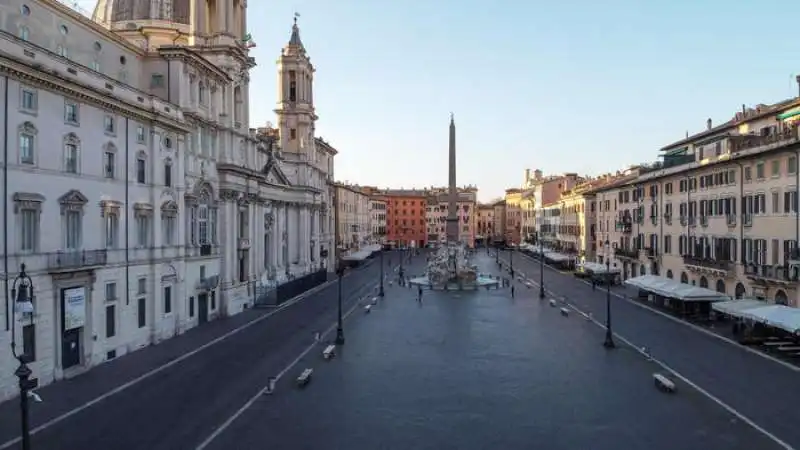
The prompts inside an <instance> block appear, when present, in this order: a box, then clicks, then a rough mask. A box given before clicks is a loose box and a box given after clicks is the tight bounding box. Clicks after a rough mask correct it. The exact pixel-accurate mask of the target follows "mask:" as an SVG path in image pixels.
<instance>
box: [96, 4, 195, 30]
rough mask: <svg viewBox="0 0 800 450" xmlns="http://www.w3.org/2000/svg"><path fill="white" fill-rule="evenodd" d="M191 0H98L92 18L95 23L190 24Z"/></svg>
mask: <svg viewBox="0 0 800 450" xmlns="http://www.w3.org/2000/svg"><path fill="white" fill-rule="evenodd" d="M190 2H191V0H99V1H98V2H97V6H95V8H94V14H92V18H93V19H94V20H95V21H97V22H102V23H107V24H110V23H114V22H131V21H138V20H163V21H166V22H174V23H179V24H184V25H189V24H190V14H189V10H190V6H189V3H190Z"/></svg>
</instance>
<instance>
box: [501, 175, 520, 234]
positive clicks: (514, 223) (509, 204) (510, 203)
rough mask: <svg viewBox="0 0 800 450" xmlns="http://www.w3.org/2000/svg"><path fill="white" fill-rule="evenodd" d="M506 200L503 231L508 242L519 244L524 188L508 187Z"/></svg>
mask: <svg viewBox="0 0 800 450" xmlns="http://www.w3.org/2000/svg"><path fill="white" fill-rule="evenodd" d="M504 200H505V216H506V218H505V228H504V229H503V233H504V238H505V240H506V244H519V243H520V233H521V231H522V209H521V205H522V190H521V189H517V188H512V189H506V192H505V197H504Z"/></svg>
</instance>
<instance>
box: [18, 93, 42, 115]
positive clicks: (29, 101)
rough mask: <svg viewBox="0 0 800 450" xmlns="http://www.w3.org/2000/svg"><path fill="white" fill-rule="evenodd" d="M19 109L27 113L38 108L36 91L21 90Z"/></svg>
mask: <svg viewBox="0 0 800 450" xmlns="http://www.w3.org/2000/svg"><path fill="white" fill-rule="evenodd" d="M19 107H20V108H21V109H22V110H23V111H26V112H34V111H36V109H37V107H38V98H37V95H36V91H35V90H33V89H29V88H22V89H20V95H19Z"/></svg>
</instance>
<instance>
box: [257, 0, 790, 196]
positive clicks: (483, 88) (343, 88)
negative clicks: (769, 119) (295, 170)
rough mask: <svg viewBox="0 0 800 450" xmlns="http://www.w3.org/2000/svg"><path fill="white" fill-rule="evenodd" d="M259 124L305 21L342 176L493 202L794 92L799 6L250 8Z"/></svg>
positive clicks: (637, 2)
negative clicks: (464, 193)
mask: <svg viewBox="0 0 800 450" xmlns="http://www.w3.org/2000/svg"><path fill="white" fill-rule="evenodd" d="M248 9H249V11H248V21H249V27H250V31H251V33H252V34H253V37H254V39H255V41H256V43H257V44H258V46H257V47H256V48H255V49H254V50H253V56H255V57H256V59H257V63H258V67H257V68H256V69H255V71H254V73H253V74H252V89H251V95H252V97H251V99H250V100H251V103H250V105H251V106H250V108H251V121H252V123H251V126H258V125H261V124H263V123H265V122H267V121H274V113H273V112H272V109H273V108H274V105H275V100H276V90H277V88H276V79H275V60H276V58H277V56H278V54H279V51H280V48H281V47H282V46H283V44H284V43H285V42H286V41H287V39H288V37H289V32H290V28H291V23H292V15H293V13H294V12H295V11H297V12H299V13H300V14H301V17H300V19H299V25H300V31H301V37H302V39H303V42H304V44H305V45H306V48H307V50H308V52H309V55H310V56H311V58H312V62H313V63H314V64H315V66H316V69H317V72H316V79H315V86H314V87H315V102H316V107H317V112H318V114H319V117H320V120H319V123H318V125H317V130H318V134H319V135H320V136H322V137H324V138H325V139H327V140H329V141H330V142H331V143H332V144H333V145H334V146H335V147H336V148H338V150H339V152H340V153H339V156H338V157H337V159H336V178H337V179H339V180H342V181H344V180H348V181H351V182H358V183H361V184H371V185H378V186H393V187H411V186H425V185H430V184H439V185H442V184H445V183H446V181H447V126H448V121H449V113H450V112H451V111H453V112H454V113H455V117H456V124H457V127H458V179H459V184H467V183H473V184H477V185H478V186H479V188H480V193H479V196H480V198H481V199H482V200H487V199H489V198H492V197H496V196H498V195H500V194H501V193H502V191H503V189H505V188H507V187H515V186H518V185H519V184H520V183H521V180H522V176H523V169H524V168H526V167H530V168H539V169H541V170H543V171H544V172H545V173H558V172H565V171H577V172H580V173H590V174H597V173H602V172H605V171H611V170H616V169H619V168H622V167H623V166H625V165H628V164H633V163H639V162H645V161H651V160H655V159H656V157H657V154H658V153H657V150H658V149H659V148H660V147H662V146H664V145H666V144H668V143H670V142H672V141H674V140H677V139H680V138H682V137H683V136H684V134H685V132H686V131H687V130H688V131H690V132H696V131H700V130H701V129H703V128H704V127H705V121H706V119H707V118H709V117H710V118H712V119H713V120H714V122H715V123H719V122H722V121H726V120H728V119H729V118H731V117H732V116H733V114H734V113H735V112H736V111H737V110H738V109H740V108H741V105H742V104H743V103H745V104H748V105H753V104H756V103H769V102H774V101H778V100H781V99H784V98H787V97H790V96H794V95H796V93H797V87H796V85H795V83H794V74H797V73H800V44H797V43H796V40H794V39H793V34H792V31H791V30H792V29H793V26H794V25H795V23H794V22H796V20H795V18H796V17H799V16H800V4H796V3H792V2H783V3H781V4H780V5H779V6H777V7H766V4H764V3H763V2H756V1H755V0H738V1H736V2H727V1H722V0H703V1H688V0H678V1H671V2H668V1H644V0H606V1H604V2H597V1H589V0H567V1H560V2H551V1H538V0H529V1H513V2H512V1H507V0H495V1H492V2H488V1H483V2H478V1H473V0H461V1H453V0H437V1H430V0H425V1H423V0H406V1H403V2H397V1H394V0H370V1H364V0H359V1H356V0H293V1H266V0H249V1H248Z"/></svg>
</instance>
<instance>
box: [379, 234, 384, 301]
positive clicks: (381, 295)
mask: <svg viewBox="0 0 800 450" xmlns="http://www.w3.org/2000/svg"><path fill="white" fill-rule="evenodd" d="M378 295H379V296H380V297H381V298H383V296H384V295H385V294H384V293H383V246H381V284H380V288H379V289H378Z"/></svg>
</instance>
